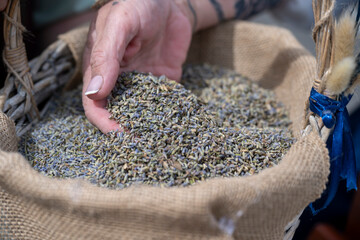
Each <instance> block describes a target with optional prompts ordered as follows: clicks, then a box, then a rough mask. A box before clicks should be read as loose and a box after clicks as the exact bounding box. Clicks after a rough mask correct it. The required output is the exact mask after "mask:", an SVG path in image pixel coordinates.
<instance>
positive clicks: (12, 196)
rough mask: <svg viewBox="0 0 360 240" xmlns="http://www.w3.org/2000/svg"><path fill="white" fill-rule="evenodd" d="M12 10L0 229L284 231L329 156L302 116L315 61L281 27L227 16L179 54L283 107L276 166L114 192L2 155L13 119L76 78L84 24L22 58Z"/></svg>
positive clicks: (21, 119)
mask: <svg viewBox="0 0 360 240" xmlns="http://www.w3.org/2000/svg"><path fill="white" fill-rule="evenodd" d="M19 9H20V8H19V1H18V0H14V1H9V5H8V7H7V15H8V16H7V17H6V19H5V25H4V26H5V28H4V29H5V38H6V39H5V44H6V47H5V53H4V59H5V60H4V62H5V63H6V65H7V67H8V70H9V75H8V77H7V79H6V82H5V86H4V88H3V89H1V90H0V93H1V94H0V109H2V110H3V112H4V113H5V115H4V114H2V113H1V112H0V130H1V131H2V132H3V133H4V134H3V135H4V136H6V137H3V136H2V135H1V134H0V140H1V139H5V140H4V141H7V143H6V144H5V145H4V146H3V147H1V148H0V205H1V211H2V214H4V217H3V218H0V225H1V224H2V225H4V226H5V228H4V227H2V228H0V234H2V237H4V236H5V237H4V238H6V237H9V238H16V239H22V238H30V239H98V238H102V239H114V238H118V237H119V236H121V237H122V238H124V239H145V238H147V239H169V238H175V239H180V238H181V239H194V238H195V239H280V238H284V239H291V238H292V236H293V234H294V231H295V229H296V227H297V226H298V224H299V220H298V219H299V215H300V214H301V212H302V211H303V209H304V208H305V207H306V206H307V205H308V204H309V203H310V202H312V201H314V200H315V199H317V198H318V197H320V195H321V193H322V191H323V190H324V188H325V184H326V181H327V176H328V174H329V159H328V152H327V149H326V147H325V144H324V143H323V140H322V139H321V138H320V130H319V128H318V127H317V125H316V124H317V122H316V119H315V120H314V117H312V119H313V120H312V121H310V122H309V121H304V116H305V112H307V111H305V112H304V110H303V109H304V106H305V102H306V99H307V98H308V93H309V91H310V89H311V87H312V79H314V78H315V59H314V58H313V57H312V56H311V54H309V53H308V52H307V51H306V50H305V49H304V48H303V47H302V46H301V45H300V44H299V43H298V42H297V41H296V39H295V38H294V37H293V36H292V35H291V34H290V33H289V32H288V31H286V30H283V29H280V28H276V27H268V26H262V25H257V24H251V23H246V22H229V23H226V24H223V25H221V26H218V27H216V28H213V29H209V30H207V31H204V32H201V33H199V34H197V35H196V36H194V38H193V41H192V46H191V50H190V51H189V56H188V62H191V63H203V62H208V63H210V64H215V65H219V66H222V67H227V68H232V69H235V70H237V71H239V72H241V73H243V74H244V75H246V76H249V77H250V78H251V79H253V80H254V81H257V82H258V83H259V84H260V85H261V86H263V87H265V88H269V89H272V90H274V91H275V93H276V95H277V96H278V98H279V100H282V101H283V102H284V103H285V105H287V106H288V107H289V111H290V118H291V119H292V120H293V122H294V124H293V132H294V134H295V136H296V137H297V143H295V144H294V146H292V148H291V149H290V151H289V153H288V154H286V156H285V157H284V159H283V160H282V161H281V163H280V164H279V165H278V166H276V167H273V168H271V169H266V170H264V171H262V172H261V173H259V174H257V175H255V176H250V177H240V178H231V179H212V180H209V181H206V182H201V183H199V184H196V185H194V186H191V187H188V188H171V189H159V188H155V187H148V186H143V187H130V188H128V189H124V190H121V191H114V190H108V189H102V188H99V187H95V186H92V185H90V184H89V183H87V182H84V181H80V180H57V179H49V178H46V177H44V176H42V175H40V174H39V173H37V172H35V171H34V170H33V169H32V168H31V167H30V166H29V165H28V163H27V161H26V160H25V159H24V158H23V157H22V156H20V154H18V153H9V152H10V151H16V146H15V147H14V143H13V142H14V140H13V139H14V135H15V132H14V131H15V130H14V129H13V127H12V126H13V124H14V123H15V126H16V135H17V136H21V135H22V134H24V133H25V132H26V131H27V130H28V129H29V128H30V127H31V125H32V124H34V123H36V122H37V121H38V119H39V118H41V116H42V115H43V114H44V113H45V112H46V101H47V100H48V99H49V96H51V95H52V93H53V92H54V91H59V89H61V88H62V87H63V86H65V84H67V85H68V86H72V85H74V84H76V83H77V82H78V81H77V80H76V79H78V78H76V77H74V76H75V75H76V76H78V73H79V69H80V66H81V63H80V62H81V61H80V59H81V50H82V49H83V47H84V39H86V31H87V30H86V29H84V28H83V29H81V30H75V31H73V32H71V33H68V34H65V35H63V36H60V40H58V41H57V42H55V43H54V44H52V45H51V46H49V47H48V48H47V49H46V50H45V51H44V52H43V53H42V54H41V55H40V56H39V57H37V58H35V59H33V60H32V61H30V62H28V61H27V58H26V51H25V47H24V44H23V41H22V32H23V31H24V28H23V27H22V26H21V24H20V23H21V18H20V10H19ZM243 33H249V34H243ZM74 36H75V37H74ZM267 39H269V41H268V40H267ZM219 43H220V44H219ZM239 43H241V44H239ZM243 43H244V44H243ZM274 44H275V45H274ZM224 46H225V47H224ZM244 56H246V57H244ZM255 62H256V64H254V63H255ZM276 79H277V80H276ZM272 80H273V81H272ZM39 105H41V106H45V107H42V108H41V109H39V107H38V106H39ZM1 114H2V115H1ZM308 118H309V116H308ZM308 118H307V119H306V120H308ZM10 119H11V120H10ZM304 123H305V127H304ZM1 137H3V138H1ZM8 139H10V140H11V141H10V140H9V141H8ZM1 229H5V230H4V231H2V230H1Z"/></svg>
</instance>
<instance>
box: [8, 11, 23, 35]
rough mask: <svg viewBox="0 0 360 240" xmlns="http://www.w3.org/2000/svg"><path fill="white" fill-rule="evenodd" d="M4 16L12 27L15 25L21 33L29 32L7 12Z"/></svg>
mask: <svg viewBox="0 0 360 240" xmlns="http://www.w3.org/2000/svg"><path fill="white" fill-rule="evenodd" d="M3 14H4V17H5V18H6V20H7V21H9V22H10V23H12V25H14V26H15V27H16V28H17V29H18V30H20V31H21V32H27V30H26V28H25V27H24V26H23V25H22V24H21V23H19V22H17V21H16V20H14V19H12V18H11V17H10V16H9V15H8V14H7V13H6V12H3Z"/></svg>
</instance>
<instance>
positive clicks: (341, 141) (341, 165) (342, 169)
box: [309, 88, 357, 215]
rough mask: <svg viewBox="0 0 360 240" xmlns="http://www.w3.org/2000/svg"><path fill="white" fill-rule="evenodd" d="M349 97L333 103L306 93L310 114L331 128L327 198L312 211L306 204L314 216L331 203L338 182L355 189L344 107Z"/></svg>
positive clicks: (347, 124)
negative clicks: (315, 115)
mask: <svg viewBox="0 0 360 240" xmlns="http://www.w3.org/2000/svg"><path fill="white" fill-rule="evenodd" d="M351 97H352V96H351V95H350V96H349V97H346V96H344V95H341V96H340V100H339V101H337V100H333V99H331V98H329V97H327V96H324V95H322V94H320V93H318V92H317V91H316V90H315V89H314V88H312V89H311V93H310V98H309V100H310V110H311V111H312V112H313V113H315V114H317V115H318V116H320V117H321V118H322V120H323V123H324V125H325V126H326V127H327V128H332V127H334V126H335V127H334V129H333V131H332V132H331V134H330V136H329V138H328V141H327V148H328V150H329V154H330V176H329V182H328V186H327V189H326V191H325V192H324V194H325V196H323V197H326V195H327V198H326V200H324V201H325V202H324V203H323V206H322V207H320V208H318V209H315V207H314V204H313V203H312V204H310V208H311V211H312V212H313V214H314V215H315V214H317V213H319V212H320V211H322V210H323V209H325V208H327V207H328V205H329V204H330V203H331V201H332V200H333V199H334V197H335V194H336V192H337V189H338V186H339V182H340V180H342V179H346V187H347V190H348V191H350V190H352V189H355V190H356V189H357V187H356V159H355V152H354V144H353V140H352V136H351V129H350V117H349V113H348V111H347V109H346V105H347V104H348V103H349V101H350V99H351Z"/></svg>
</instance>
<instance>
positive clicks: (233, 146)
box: [20, 65, 294, 188]
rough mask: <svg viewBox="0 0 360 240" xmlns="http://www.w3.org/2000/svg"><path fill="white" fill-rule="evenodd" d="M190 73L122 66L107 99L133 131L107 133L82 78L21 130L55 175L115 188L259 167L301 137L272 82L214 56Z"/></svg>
mask: <svg viewBox="0 0 360 240" xmlns="http://www.w3.org/2000/svg"><path fill="white" fill-rule="evenodd" d="M182 81H183V82H182V84H183V85H182V84H178V83H176V82H174V81H170V80H168V79H166V78H165V77H164V76H162V77H159V78H158V77H155V76H152V75H151V74H143V73H136V72H132V73H123V74H122V75H121V76H120V77H119V81H118V82H117V84H116V87H115V88H114V90H113V92H112V94H111V95H110V96H109V99H108V105H107V109H108V110H109V112H110V113H111V118H112V119H114V120H116V121H117V122H118V123H119V124H120V125H121V126H123V127H125V129H126V131H124V132H112V133H109V134H108V135H104V134H102V133H101V132H100V131H99V130H98V129H97V128H95V127H93V126H92V125H91V124H90V123H89V122H88V120H87V119H86V117H85V115H84V111H83V108H82V105H81V90H80V88H78V89H76V90H74V91H71V92H67V93H65V94H64V95H63V96H62V97H61V98H59V99H57V100H55V101H54V102H53V103H52V104H51V107H50V108H51V110H50V111H49V113H48V115H47V116H46V117H45V118H44V119H43V120H42V121H41V122H39V123H38V124H37V125H36V126H35V127H34V128H33V129H32V130H31V132H29V133H28V134H27V135H25V136H24V137H23V139H22V141H21V143H20V149H21V152H22V153H23V154H24V156H25V157H26V158H27V159H28V160H29V162H30V163H31V165H32V166H33V167H34V168H35V169H36V170H38V171H40V172H42V173H44V174H45V175H48V176H53V177H59V178H84V179H88V180H89V181H90V182H92V183H94V184H97V185H99V186H105V187H109V188H124V187H128V186H130V185H132V184H151V185H160V186H180V185H181V186H187V185H191V184H194V183H195V182H197V181H202V180H205V179H207V178H213V177H232V176H243V175H249V174H254V173H257V172H259V171H260V170H262V169H264V168H268V167H271V166H273V165H276V164H277V163H278V162H279V161H280V160H281V158H282V156H283V155H284V154H285V153H286V151H287V150H288V149H289V147H290V146H291V144H292V143H293V141H294V139H293V138H292V136H291V132H290V130H289V129H288V127H289V124H290V121H289V120H288V118H287V116H286V111H285V110H284V108H283V107H282V106H281V105H280V104H279V103H278V102H276V100H275V97H274V95H273V94H272V93H271V92H270V91H268V90H264V89H261V88H259V87H258V86H257V85H256V84H254V83H252V82H251V81H249V80H247V79H245V78H243V77H242V76H241V75H239V74H236V73H234V72H232V71H229V70H225V69H221V68H216V67H212V66H208V65H202V66H186V67H185V68H184V73H183V80H182ZM184 86H185V87H184ZM195 94H196V95H195Z"/></svg>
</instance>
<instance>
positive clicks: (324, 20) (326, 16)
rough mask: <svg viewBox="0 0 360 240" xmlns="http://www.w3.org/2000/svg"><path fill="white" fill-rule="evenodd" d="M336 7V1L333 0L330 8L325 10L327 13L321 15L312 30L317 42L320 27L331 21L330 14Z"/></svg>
mask: <svg viewBox="0 0 360 240" xmlns="http://www.w3.org/2000/svg"><path fill="white" fill-rule="evenodd" d="M334 8H335V1H334V0H333V1H331V5H330V8H329V9H328V10H327V11H326V12H325V14H324V15H323V16H322V17H321V19H320V20H319V21H317V22H316V23H315V26H314V28H313V30H312V38H313V40H314V41H315V42H316V41H317V37H316V34H317V33H318V32H319V31H320V29H321V28H322V27H323V26H324V25H325V24H327V23H328V22H329V20H330V16H331V14H332V12H333V10H334Z"/></svg>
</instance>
